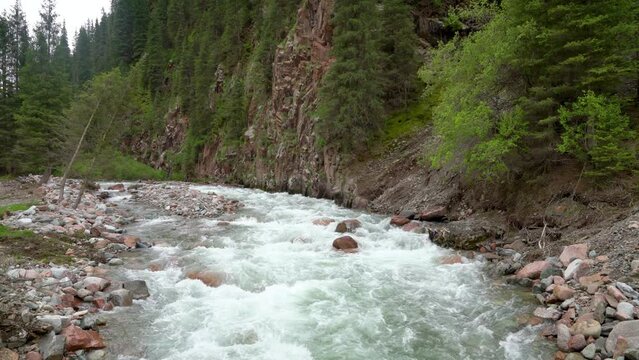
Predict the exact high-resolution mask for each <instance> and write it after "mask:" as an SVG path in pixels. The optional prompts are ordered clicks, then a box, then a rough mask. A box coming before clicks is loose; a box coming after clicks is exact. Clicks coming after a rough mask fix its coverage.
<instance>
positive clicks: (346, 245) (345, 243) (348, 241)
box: [333, 236, 359, 252]
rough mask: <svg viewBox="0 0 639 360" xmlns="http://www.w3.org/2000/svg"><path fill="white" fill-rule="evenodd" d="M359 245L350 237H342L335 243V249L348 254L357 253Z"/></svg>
mask: <svg viewBox="0 0 639 360" xmlns="http://www.w3.org/2000/svg"><path fill="white" fill-rule="evenodd" d="M358 247H359V245H358V244H357V241H355V239H353V238H352V237H350V236H342V237H340V238H337V239H335V240H334V241H333V248H335V249H337V250H342V251H346V252H352V251H356V250H357V248H358Z"/></svg>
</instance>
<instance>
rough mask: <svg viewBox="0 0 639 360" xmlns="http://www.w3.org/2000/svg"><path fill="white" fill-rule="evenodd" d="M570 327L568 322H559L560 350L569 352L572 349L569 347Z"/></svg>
mask: <svg viewBox="0 0 639 360" xmlns="http://www.w3.org/2000/svg"><path fill="white" fill-rule="evenodd" d="M570 337H571V335H570V329H569V328H568V326H566V324H563V323H559V324H557V347H558V348H559V350H561V351H564V352H568V351H570V347H568V341H570Z"/></svg>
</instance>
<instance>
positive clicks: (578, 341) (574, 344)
mask: <svg viewBox="0 0 639 360" xmlns="http://www.w3.org/2000/svg"><path fill="white" fill-rule="evenodd" d="M587 345H588V343H587V342H586V337H585V336H583V335H582V334H577V335H573V336H571V337H570V340H568V348H570V350H571V351H577V352H579V351H581V350H583V349H584V348H585V347H586V346H587Z"/></svg>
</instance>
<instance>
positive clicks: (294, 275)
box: [111, 186, 550, 360]
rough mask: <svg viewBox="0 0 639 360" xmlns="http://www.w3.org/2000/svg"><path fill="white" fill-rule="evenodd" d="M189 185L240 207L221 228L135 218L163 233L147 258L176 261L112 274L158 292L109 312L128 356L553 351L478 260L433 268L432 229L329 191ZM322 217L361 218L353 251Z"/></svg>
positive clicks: (370, 357)
mask: <svg viewBox="0 0 639 360" xmlns="http://www.w3.org/2000/svg"><path fill="white" fill-rule="evenodd" d="M193 188H194V189H196V190H199V191H205V192H216V193H218V194H220V195H224V196H225V197H227V198H232V199H238V200H240V201H241V202H243V203H244V204H245V207H244V208H243V209H242V210H241V211H240V212H239V213H238V214H236V215H234V216H230V217H228V219H225V220H228V221H229V222H230V224H229V225H227V226H219V224H218V221H217V220H174V219H170V221H167V219H166V218H162V217H158V218H155V219H153V218H150V219H147V220H145V221H142V222H140V223H138V224H136V225H134V226H133V227H132V228H131V229H129V231H130V232H131V233H135V234H139V235H141V236H142V237H143V239H149V238H151V237H154V238H157V239H158V241H161V242H162V243H164V244H165V245H164V246H163V247H158V248H155V249H153V250H150V254H152V256H153V257H155V258H165V259H172V263H171V265H170V266H168V267H167V268H165V269H164V270H163V271H159V272H150V271H148V270H126V271H125V272H123V273H122V274H120V276H122V277H124V278H142V279H145V280H147V282H148V283H149V287H150V289H151V293H152V294H153V296H152V298H151V300H148V301H141V302H136V307H134V308H131V309H128V310H125V311H128V312H130V315H131V316H135V317H136V319H137V320H136V321H135V322H133V323H131V321H129V322H126V323H125V322H124V321H121V323H120V324H118V321H120V320H118V318H116V317H114V319H112V321H111V322H112V323H113V322H114V323H115V324H114V325H113V324H112V327H113V326H115V329H117V327H118V326H120V327H122V326H127V327H129V330H130V331H132V332H134V333H136V334H137V336H136V341H137V342H138V343H139V346H137V347H136V346H128V347H127V345H125V344H126V343H127V339H126V338H115V339H114V341H115V343H116V345H118V346H119V347H120V349H125V350H127V351H130V352H131V356H133V358H144V359H149V360H156V359H166V360H175V359H184V360H187V359H188V360H198V359H202V360H204V359H233V360H239V359H247V360H248V359H302V360H304V359H315V360H325V359H326V360H328V359H362V360H377V359H379V360H382V359H393V360H404V359H406V360H408V359H543V358H547V357H549V354H550V352H549V351H550V349H548V348H546V347H544V346H543V345H544V344H543V343H540V342H539V341H535V342H532V341H530V339H534V337H535V336H536V335H534V333H533V331H532V330H531V329H528V328H524V329H521V328H520V327H519V326H518V325H517V323H516V317H517V316H518V315H521V314H523V313H526V312H528V311H529V310H530V306H532V304H531V303H530V302H529V301H528V300H525V299H524V298H522V297H520V296H519V295H518V294H516V293H515V292H514V291H512V290H511V289H508V288H504V287H503V286H502V285H499V284H495V283H493V282H491V280H490V279H487V278H485V276H484V274H483V273H482V271H481V267H482V265H481V264H480V263H467V264H457V265H441V264H440V258H441V257H442V256H445V255H447V254H450V252H449V251H447V250H445V249H441V248H439V247H437V246H435V245H433V244H432V243H431V242H430V241H429V240H428V237H427V235H424V234H413V233H407V232H404V231H401V230H400V229H396V228H392V227H391V226H390V224H389V219H388V218H385V217H381V216H376V215H370V214H365V213H361V212H356V211H352V210H348V209H344V208H341V207H338V206H336V205H335V204H334V203H332V202H330V201H327V200H316V199H308V198H304V197H302V196H298V195H288V194H269V193H265V192H261V191H256V190H247V189H238V188H227V187H220V186H214V187H208V186H194V187H193ZM130 205H131V206H133V207H134V208H135V206H139V205H137V204H130ZM146 211H148V209H146ZM322 217H330V218H333V219H335V220H337V221H339V220H343V219H348V218H356V219H358V220H360V221H361V222H362V224H363V226H362V228H360V229H357V231H356V232H355V234H353V237H354V238H355V239H357V241H358V242H359V244H360V251H359V252H358V253H357V254H343V253H339V252H336V251H333V250H332V248H331V243H332V240H333V239H335V238H336V237H337V236H338V235H339V234H337V233H335V232H334V229H335V223H332V224H330V225H327V226H321V225H313V224H312V221H313V220H315V219H317V218H322ZM150 256H151V255H150ZM190 267H191V268H192V267H196V268H206V269H208V270H210V271H214V272H218V273H223V274H225V283H224V284H223V285H222V286H220V287H217V288H211V287H207V286H205V285H204V284H203V283H202V282H200V281H197V280H191V279H185V278H184V276H183V269H185V268H190ZM136 327H137V329H138V331H137V332H136V330H135V328H136ZM117 333H118V332H117V331H114V334H117ZM114 336H117V335H114ZM128 341H129V342H130V341H131V339H128ZM124 352H126V351H124ZM136 356H137V357H136Z"/></svg>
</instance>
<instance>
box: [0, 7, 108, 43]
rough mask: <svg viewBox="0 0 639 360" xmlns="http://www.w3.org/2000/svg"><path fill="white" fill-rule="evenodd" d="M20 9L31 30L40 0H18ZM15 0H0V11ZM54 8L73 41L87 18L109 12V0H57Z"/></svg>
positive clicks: (35, 20)
mask: <svg viewBox="0 0 639 360" xmlns="http://www.w3.org/2000/svg"><path fill="white" fill-rule="evenodd" d="M20 1H21V3H22V9H23V10H24V12H25V14H26V15H27V21H28V22H29V30H30V31H31V32H33V28H34V27H35V24H36V22H38V19H39V18H40V15H39V12H40V4H41V1H40V0H20ZM14 3H15V0H0V11H4V10H9V9H10V8H11V7H12V6H13V4H14ZM56 5H57V6H56V10H57V13H58V20H59V21H60V23H62V20H64V21H66V24H67V32H68V33H69V41H70V42H71V43H73V40H74V39H73V37H74V35H75V32H76V31H77V30H79V29H80V26H82V25H84V24H85V23H86V22H87V20H88V19H92V20H95V19H96V18H99V17H101V16H102V9H104V11H106V12H107V13H108V12H109V9H110V8H111V0H57V1H56Z"/></svg>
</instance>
